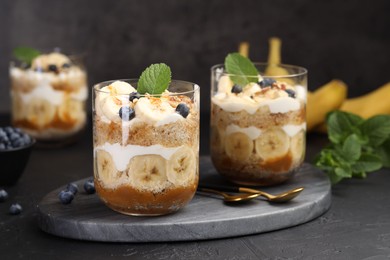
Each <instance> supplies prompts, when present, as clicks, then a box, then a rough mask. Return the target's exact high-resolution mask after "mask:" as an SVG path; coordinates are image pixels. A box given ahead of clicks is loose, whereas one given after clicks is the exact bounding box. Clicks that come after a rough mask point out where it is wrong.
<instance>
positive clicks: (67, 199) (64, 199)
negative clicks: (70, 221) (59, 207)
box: [58, 190, 74, 204]
mask: <svg viewBox="0 0 390 260" xmlns="http://www.w3.org/2000/svg"><path fill="white" fill-rule="evenodd" d="M58 198H59V199H60V201H61V203H62V204H69V203H71V202H72V200H73V199H74V194H73V193H72V192H71V191H69V190H62V191H61V192H60V194H58Z"/></svg>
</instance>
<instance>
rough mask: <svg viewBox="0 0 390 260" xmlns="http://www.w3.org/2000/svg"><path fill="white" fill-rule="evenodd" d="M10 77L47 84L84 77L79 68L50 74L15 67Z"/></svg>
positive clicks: (74, 67) (11, 70)
mask: <svg viewBox="0 0 390 260" xmlns="http://www.w3.org/2000/svg"><path fill="white" fill-rule="evenodd" d="M10 74H11V77H13V78H19V79H23V80H26V81H31V82H39V81H47V82H49V83H58V82H59V81H66V80H70V79H75V78H80V77H85V72H84V71H83V70H81V69H80V68H79V67H76V66H73V67H71V68H69V69H68V70H67V71H61V72H60V73H58V74H55V73H52V72H38V71H34V70H31V69H28V70H22V69H20V68H17V67H13V68H11V69H10Z"/></svg>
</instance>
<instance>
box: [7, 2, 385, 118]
mask: <svg viewBox="0 0 390 260" xmlns="http://www.w3.org/2000/svg"><path fill="white" fill-rule="evenodd" d="M389 13H390V1H388V0H382V1H380V0H359V1H354V0H344V1H341V0H328V1H313V0H295V1H282V0H272V1H264V0H263V1H260V0H240V1H230V0H208V1H201V0H193V1H184V0H165V1H152V0H142V1H130V0H127V1H125V0H115V1H111V0H95V1H87V0H83V1H78V0H67V1H61V0H51V1H45V0H34V1H30V0H1V2H0V36H1V38H0V39H1V40H0V57H1V59H0V112H2V111H9V106H10V105H9V94H8V92H9V91H8V89H9V80H8V62H9V59H10V58H11V57H10V53H11V51H12V49H13V48H14V47H16V46H19V45H27V46H31V47H35V48H40V49H48V48H52V47H55V46H60V47H62V48H63V50H65V51H72V52H75V53H84V52H86V53H87V54H88V56H87V68H88V71H89V81H90V84H92V83H96V82H98V81H103V80H109V79H115V78H129V77H138V76H139V75H140V73H141V72H142V70H143V69H144V68H145V67H146V66H148V65H149V64H151V63H155V62H165V63H167V64H169V65H170V66H171V68H172V71H173V77H174V78H176V79H184V80H188V81H193V82H196V83H198V84H199V85H200V86H201V88H202V97H203V111H206V110H207V109H208V106H209V104H208V103H209V102H208V99H209V81H210V80H209V78H210V67H211V66H212V65H213V64H216V63H221V62H223V60H224V57H225V55H226V54H227V53H228V52H232V51H235V50H236V48H237V45H238V43H239V42H240V41H243V40H246V41H249V42H250V44H251V46H252V49H251V52H250V55H251V58H252V60H257V61H264V60H265V59H266V58H267V57H266V56H267V51H268V38H269V37H271V36H278V37H280V38H282V40H283V62H285V63H289V64H297V65H301V66H304V67H307V68H308V69H309V88H310V89H312V90H313V89H315V88H317V87H318V86H320V85H321V84H323V83H326V82H327V81H329V80H331V79H332V78H340V79H342V80H344V81H345V82H346V83H347V84H348V85H349V87H350V88H349V95H350V96H357V95H360V94H363V93H366V92H368V91H371V90H373V89H375V88H377V87H378V86H380V85H382V84H383V83H385V82H387V81H390V18H389V17H390V16H389Z"/></svg>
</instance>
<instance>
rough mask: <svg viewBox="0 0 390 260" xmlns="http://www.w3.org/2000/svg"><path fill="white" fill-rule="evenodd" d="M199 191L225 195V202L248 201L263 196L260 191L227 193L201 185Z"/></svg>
mask: <svg viewBox="0 0 390 260" xmlns="http://www.w3.org/2000/svg"><path fill="white" fill-rule="evenodd" d="M198 191H201V192H208V193H214V194H218V195H221V196H222V197H223V201H225V202H239V201H248V200H251V199H254V198H257V197H259V196H261V194H260V193H242V194H239V195H231V194H227V193H225V192H222V191H218V190H214V189H208V188H199V187H198Z"/></svg>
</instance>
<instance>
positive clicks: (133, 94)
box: [129, 92, 141, 102]
mask: <svg viewBox="0 0 390 260" xmlns="http://www.w3.org/2000/svg"><path fill="white" fill-rule="evenodd" d="M140 97H141V95H140V94H139V93H138V92H131V93H130V97H129V100H130V101H131V102H133V101H134V99H139V98H140Z"/></svg>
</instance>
